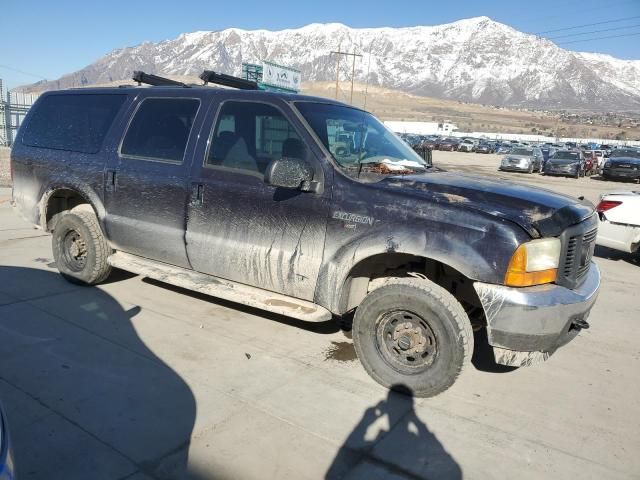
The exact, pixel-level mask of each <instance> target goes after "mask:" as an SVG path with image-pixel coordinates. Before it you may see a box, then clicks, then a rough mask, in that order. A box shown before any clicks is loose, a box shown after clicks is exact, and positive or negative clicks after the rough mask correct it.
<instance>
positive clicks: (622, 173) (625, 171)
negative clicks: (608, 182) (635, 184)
mask: <svg viewBox="0 0 640 480" xmlns="http://www.w3.org/2000/svg"><path fill="white" fill-rule="evenodd" d="M602 175H603V176H604V177H605V178H613V179H624V180H627V179H629V180H637V179H639V178H640V170H635V169H631V168H605V169H604V170H603V171H602Z"/></svg>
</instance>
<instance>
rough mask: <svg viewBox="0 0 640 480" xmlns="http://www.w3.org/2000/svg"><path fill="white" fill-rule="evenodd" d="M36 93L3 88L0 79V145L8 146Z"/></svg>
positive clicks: (34, 99) (35, 97)
mask: <svg viewBox="0 0 640 480" xmlns="http://www.w3.org/2000/svg"><path fill="white" fill-rule="evenodd" d="M37 98H38V96H37V95H33V94H30V93H22V92H11V91H6V90H5V89H4V86H3V83H2V80H1V79H0V146H5V147H10V146H11V144H12V143H13V141H14V139H15V138H16V134H17V132H18V128H19V127H20V124H21V123H22V121H23V120H24V117H25V115H26V114H27V112H28V111H29V108H31V105H33V103H34V102H35V101H36V99H37Z"/></svg>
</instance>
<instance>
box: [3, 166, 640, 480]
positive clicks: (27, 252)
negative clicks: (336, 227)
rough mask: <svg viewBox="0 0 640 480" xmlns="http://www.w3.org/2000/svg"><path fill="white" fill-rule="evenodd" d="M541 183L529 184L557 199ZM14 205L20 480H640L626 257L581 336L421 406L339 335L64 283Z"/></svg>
mask: <svg viewBox="0 0 640 480" xmlns="http://www.w3.org/2000/svg"><path fill="white" fill-rule="evenodd" d="M442 158H444V157H440V156H436V163H438V162H442V163H445V162H443V161H442ZM447 158H450V159H451V160H453V159H454V157H447ZM457 161H459V163H460V165H458V168H459V169H460V170H464V169H474V168H475V167H473V165H472V161H471V160H457ZM473 161H476V160H473ZM477 161H489V158H488V157H483V158H482V160H477ZM464 162H466V166H465V165H463V163H464ZM488 171H489V167H487V172H488ZM500 175H502V174H500ZM528 178H529V177H527V179H528ZM534 179H535V180H534ZM548 180H549V181H548V183H547V179H545V178H544V177H539V176H532V177H531V182H535V183H536V184H540V183H541V184H544V185H547V186H548V187H549V188H555V189H558V188H559V186H560V185H564V183H561V182H557V180H561V179H548ZM572 182H573V183H575V185H576V191H577V190H581V189H584V192H583V193H582V194H584V195H587V198H592V197H593V195H596V198H597V189H593V190H592V189H591V188H590V184H589V182H590V180H588V179H587V180H583V179H580V180H578V181H575V180H571V179H567V180H566V183H572ZM593 182H595V181H593ZM599 183H600V182H599ZM583 186H584V187H583ZM594 188H595V187H594ZM613 189H615V188H613ZM572 194H573V191H572ZM8 195H9V191H8V190H7V189H0V339H1V341H0V398H1V399H2V402H3V403H4V405H5V409H6V410H7V414H8V417H9V421H10V427H11V431H12V435H13V441H14V450H15V461H16V464H17V473H18V476H19V478H20V479H24V478H28V479H52V478H64V479H65V480H69V479H83V480H85V479H87V478H91V479H97V480H99V479H133V480H142V479H151V478H158V479H160V478H190V479H208V478H215V479H224V478H242V479H252V478H256V479H257V478H259V479H272V478H273V479H280V478H296V479H304V478H308V479H319V478H325V477H326V478H349V479H356V478H365V479H367V480H369V479H383V478H384V479H387V478H392V479H405V478H428V479H445V478H472V479H489V478H519V479H538V478H571V477H577V478H581V479H585V478H586V479H591V478H593V479H603V478H607V479H608V478H615V479H624V478H638V477H640V457H639V456H638V451H639V449H640V428H639V426H640V385H639V382H638V370H639V367H640V346H639V344H640V343H639V341H638V340H639V339H638V318H640V316H639V315H638V312H640V298H639V296H638V291H639V287H640V270H639V268H640V265H639V264H638V263H639V262H638V257H637V256H636V257H634V256H630V255H623V254H617V253H613V252H611V251H606V250H600V249H598V253H597V255H598V257H597V258H596V261H597V262H598V264H599V266H600V268H601V270H602V272H603V287H602V291H601V293H600V298H599V300H598V302H597V304H596V306H595V308H594V310H593V312H592V316H591V317H590V320H589V321H590V323H591V325H592V327H591V328H590V329H589V330H585V331H583V332H582V333H581V334H580V335H579V336H578V338H577V339H576V340H574V341H573V342H572V343H570V344H569V345H567V346H566V347H565V348H564V349H562V350H561V351H559V352H557V353H556V354H555V355H554V356H552V357H551V358H550V359H549V360H548V361H547V362H546V363H545V364H541V365H537V366H534V367H529V368H521V369H517V370H506V369H504V370H501V371H499V372H492V371H490V370H491V368H487V365H484V364H482V362H479V363H478V362H476V363H477V367H471V368H470V369H468V370H467V371H466V372H465V374H463V376H462V377H461V378H460V380H459V381H458V383H456V384H455V385H454V387H453V388H451V389H450V390H448V391H447V392H445V393H444V394H441V395H439V396H438V397H435V398H432V399H415V400H412V399H409V398H407V397H404V396H400V395H398V394H389V393H388V392H387V391H386V390H384V389H383V388H381V387H379V386H378V385H377V384H375V383H374V382H373V381H372V380H370V379H369V377H368V376H367V375H366V374H365V373H364V370H363V369H362V368H361V367H360V365H359V363H358V362H357V360H355V353H354V351H353V347H352V345H351V341H350V339H349V338H347V336H345V334H344V333H342V332H341V331H339V330H338V329H337V328H336V327H335V326H334V325H333V324H332V323H321V324H306V323H304V322H300V321H297V320H292V319H289V318H285V317H280V316H276V315H270V314H264V313H262V312H259V311H256V310H252V309H248V308H244V307H238V306H236V305H233V304H231V303H227V302H222V301H218V300H215V299H212V298H207V297H204V296H201V295H194V294H192V293H189V292H185V291H183V290H180V289H176V288H173V287H168V286H163V285H162V284H159V283H157V282H153V281H149V280H146V279H143V278H140V277H137V276H133V275H129V274H126V273H124V272H115V274H114V275H113V276H112V278H111V279H109V281H108V282H107V283H105V284H104V285H101V286H100V287H98V288H83V287H78V286H74V285H71V284H69V283H67V282H65V281H64V280H63V279H62V278H61V277H60V276H59V275H58V274H57V271H56V269H55V265H53V258H52V255H51V248H50V238H49V236H48V235H46V234H43V233H42V232H40V231H38V230H34V229H33V228H31V227H30V226H29V225H27V224H25V223H24V222H23V221H22V220H20V219H19V218H18V217H17V216H16V214H15V213H14V212H13V211H12V208H11V207H10V206H9V204H8V202H7V199H8Z"/></svg>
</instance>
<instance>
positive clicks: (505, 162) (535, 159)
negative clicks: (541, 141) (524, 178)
mask: <svg viewBox="0 0 640 480" xmlns="http://www.w3.org/2000/svg"><path fill="white" fill-rule="evenodd" d="M543 158H544V157H543V155H542V150H540V148H539V147H515V148H514V149H513V150H511V152H509V153H508V154H506V155H505V156H504V158H503V159H502V161H501V162H500V167H499V168H498V170H502V171H505V172H527V173H533V172H540V171H542V161H543Z"/></svg>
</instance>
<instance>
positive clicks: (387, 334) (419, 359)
mask: <svg viewBox="0 0 640 480" xmlns="http://www.w3.org/2000/svg"><path fill="white" fill-rule="evenodd" d="M376 347H377V349H378V352H380V354H381V355H382V357H383V358H384V359H385V361H386V362H387V363H388V364H389V365H390V366H391V367H393V368H394V369H395V370H398V371H400V372H402V373H407V374H415V373H421V372H423V371H424V370H427V369H428V368H430V367H431V366H432V365H433V362H434V361H435V359H436V357H437V355H438V342H437V338H436V336H435V334H434V333H433V330H432V329H431V326H430V325H429V322H427V320H425V319H424V318H423V317H422V316H420V315H418V314H416V313H414V312H410V311H407V310H396V311H392V312H387V313H385V314H384V315H382V316H380V318H379V319H378V321H377V322H376Z"/></svg>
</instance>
